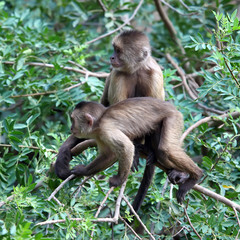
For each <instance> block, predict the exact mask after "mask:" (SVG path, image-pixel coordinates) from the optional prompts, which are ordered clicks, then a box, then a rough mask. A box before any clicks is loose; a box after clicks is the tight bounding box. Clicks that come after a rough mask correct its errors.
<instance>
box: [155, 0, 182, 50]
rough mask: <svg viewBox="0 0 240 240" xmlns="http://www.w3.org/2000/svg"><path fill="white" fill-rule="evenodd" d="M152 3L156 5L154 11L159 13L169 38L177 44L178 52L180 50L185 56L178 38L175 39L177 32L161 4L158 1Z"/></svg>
mask: <svg viewBox="0 0 240 240" xmlns="http://www.w3.org/2000/svg"><path fill="white" fill-rule="evenodd" d="M154 2H155V5H156V9H157V11H158V13H159V15H160V17H161V19H162V21H163V22H164V24H165V26H166V28H167V29H168V31H169V33H170V35H171V37H172V38H173V40H174V41H175V42H176V43H177V45H178V47H179V48H180V50H181V53H182V54H183V55H185V54H186V51H185V49H184V48H183V46H182V44H181V42H180V40H179V39H178V37H177V31H176V29H175V28H174V26H173V24H172V22H171V20H170V19H169V17H168V15H167V13H166V11H165V9H163V6H162V3H161V2H160V1H159V0H154Z"/></svg>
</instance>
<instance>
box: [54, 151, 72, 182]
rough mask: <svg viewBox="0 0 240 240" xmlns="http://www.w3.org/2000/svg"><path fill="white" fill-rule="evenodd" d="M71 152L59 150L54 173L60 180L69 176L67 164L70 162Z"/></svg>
mask: <svg viewBox="0 0 240 240" xmlns="http://www.w3.org/2000/svg"><path fill="white" fill-rule="evenodd" d="M71 159H72V156H71V150H70V149H68V148H66V149H60V150H59V153H58V156H57V160H56V163H55V173H56V175H57V176H58V177H59V178H61V179H63V180H64V179H66V178H68V177H69V176H70V175H71V172H70V169H69V162H70V161H71Z"/></svg>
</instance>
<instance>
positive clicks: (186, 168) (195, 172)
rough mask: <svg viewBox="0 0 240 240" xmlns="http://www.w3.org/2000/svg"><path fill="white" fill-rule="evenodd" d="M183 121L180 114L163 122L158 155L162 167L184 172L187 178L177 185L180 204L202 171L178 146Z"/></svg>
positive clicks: (173, 115)
mask: <svg viewBox="0 0 240 240" xmlns="http://www.w3.org/2000/svg"><path fill="white" fill-rule="evenodd" d="M182 126H183V120H182V116H181V115H180V114H178V113H177V114H176V113H175V114H172V115H171V116H169V117H167V118H165V119H164V120H163V127H162V132H161V141H160V144H159V148H158V154H160V155H161V160H162V161H163V165H164V166H166V167H167V168H168V169H176V170H178V171H182V172H186V173H188V174H189V178H188V179H186V180H185V181H184V182H183V183H180V184H179V189H178V192H177V201H178V202H179V203H181V202H182V201H183V200H184V197H185V195H186V193H187V192H188V191H189V190H190V189H191V188H192V187H193V186H194V185H195V184H196V183H197V182H198V180H199V179H200V178H201V176H202V170H201V169H200V168H199V167H198V166H197V165H196V164H195V163H194V162H193V161H192V159H191V158H190V157H189V156H188V155H187V154H186V153H185V152H184V150H183V149H182V148H181V146H180V140H179V139H180V136H181V133H182Z"/></svg>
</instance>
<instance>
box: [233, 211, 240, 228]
mask: <svg viewBox="0 0 240 240" xmlns="http://www.w3.org/2000/svg"><path fill="white" fill-rule="evenodd" d="M233 211H234V213H235V216H236V218H237V222H238V226H239V227H240V221H239V217H238V213H237V211H236V209H235V208H234V207H233Z"/></svg>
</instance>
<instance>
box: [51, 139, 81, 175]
mask: <svg viewBox="0 0 240 240" xmlns="http://www.w3.org/2000/svg"><path fill="white" fill-rule="evenodd" d="M82 141H84V139H79V138H76V137H75V136H73V135H70V136H69V137H68V138H67V140H66V141H65V142H64V143H63V144H62V146H61V147H60V149H59V152H58V155H57V160H56V163H55V172H56V174H57V176H58V177H59V178H61V179H66V178H67V177H68V176H69V175H70V174H71V172H70V169H69V162H70V161H71V160H72V154H71V148H73V147H74V146H76V145H77V144H78V143H79V142H82Z"/></svg>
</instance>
